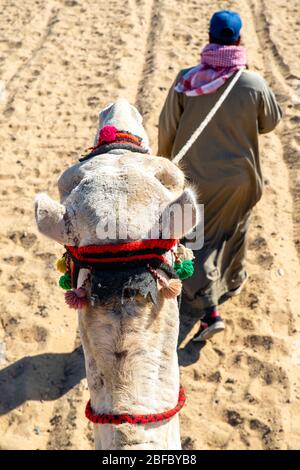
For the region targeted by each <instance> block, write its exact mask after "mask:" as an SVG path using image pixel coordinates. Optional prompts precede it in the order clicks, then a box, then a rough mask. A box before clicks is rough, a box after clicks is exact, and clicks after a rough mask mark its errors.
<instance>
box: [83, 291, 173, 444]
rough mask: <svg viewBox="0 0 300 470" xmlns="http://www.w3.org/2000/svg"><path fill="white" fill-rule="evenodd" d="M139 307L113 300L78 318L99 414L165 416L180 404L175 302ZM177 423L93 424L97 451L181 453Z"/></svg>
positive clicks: (93, 399)
mask: <svg viewBox="0 0 300 470" xmlns="http://www.w3.org/2000/svg"><path fill="white" fill-rule="evenodd" d="M139 302H140V303H141V305H139ZM139 302H138V301H136V302H132V301H131V302H128V304H127V305H123V306H120V305H119V302H118V301H117V300H116V301H115V303H114V301H113V300H112V302H111V305H110V306H108V305H106V306H105V307H104V306H103V307H97V308H91V309H90V311H88V312H85V313H84V314H82V315H81V314H79V326H80V332H81V337H82V343H83V347H84V351H85V358H86V370H87V380H88V385H89V389H90V396H91V405H92V408H93V410H94V412H95V413H110V414H122V413H130V414H147V413H161V412H163V411H166V410H169V409H171V408H173V407H174V406H175V405H176V403H177V401H178V391H179V367H178V358H177V338H178V307H177V302H176V301H174V300H168V301H166V300H165V301H163V300H161V301H160V304H159V305H158V306H154V305H153V304H152V303H150V302H148V303H146V304H145V302H142V301H141V300H140V301H139ZM178 423H179V421H178V416H177V415H176V416H174V417H173V418H171V419H170V420H167V421H164V422H161V423H151V424H150V423H149V424H145V425H131V424H127V423H126V424H121V425H111V424H105V425H102V424H95V425H94V431H95V441H96V446H97V448H98V449H127V448H131V449H140V448H145V449H150V448H153V449H159V448H161V449H162V448H165V449H170V448H174V449H175V448H177V449H178V448H180V439H179V424H178ZM151 443H152V444H151ZM143 446H145V447H143Z"/></svg>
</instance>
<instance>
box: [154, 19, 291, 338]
mask: <svg viewBox="0 0 300 470" xmlns="http://www.w3.org/2000/svg"><path fill="white" fill-rule="evenodd" d="M241 27H242V21H241V18H240V16H239V14H238V13H235V12H232V11H228V10H223V11H219V12H217V13H215V14H214V15H213V16H212V18H211V21H210V29H209V44H208V45H207V46H206V47H204V49H203V50H202V53H201V63H200V64H199V65H197V66H196V67H192V68H188V69H184V70H182V71H181V72H180V73H179V74H178V76H177V78H176V80H175V82H174V84H173V85H172V87H171V89H170V91H169V94H168V97H167V99H166V102H165V104H164V107H163V109H162V112H161V115H160V119H159V146H158V154H159V155H163V156H165V157H167V158H171V159H172V158H173V157H174V156H175V155H176V154H177V153H178V152H179V150H181V148H182V147H183V145H184V144H185V143H186V142H187V141H188V140H189V138H190V137H191V135H192V133H193V132H194V131H195V129H196V128H197V127H198V126H199V124H200V123H201V122H202V121H203V120H204V119H205V117H206V116H207V114H208V113H209V111H210V110H211V109H212V107H213V106H214V104H215V103H216V102H217V101H218V99H219V98H220V96H221V95H222V94H223V93H224V91H225V90H226V88H227V86H228V85H229V84H230V82H231V79H232V77H233V76H234V75H235V73H236V72H237V71H238V70H240V69H241V68H244V69H245V70H244V71H243V72H242V74H241V76H240V77H239V78H238V81H237V83H236V84H235V85H234V87H233V89H232V90H231V91H230V93H229V95H228V97H227V98H226V100H225V101H224V103H223V104H222V106H221V108H220V109H219V110H218V111H217V113H216V114H215V116H214V117H213V119H212V121H211V122H210V123H209V124H208V126H207V127H206V128H205V130H204V132H203V133H202V134H201V136H200V137H199V138H198V139H197V141H196V142H195V143H194V144H193V146H192V147H191V148H190V150H189V151H188V152H187V154H186V155H185V157H184V158H183V159H182V161H181V166H182V168H183V170H184V172H185V174H186V177H187V179H188V180H189V181H190V182H192V183H193V185H194V188H195V189H196V190H198V195H199V202H201V203H203V204H204V246H203V248H202V249H201V250H196V251H195V252H194V255H195V273H194V275H193V276H192V277H191V278H190V279H188V280H186V281H185V282H184V292H185V294H186V298H187V299H188V301H189V302H190V304H191V307H192V308H193V310H195V309H196V310H197V313H198V312H199V318H201V319H202V321H201V326H200V329H199V331H198V333H197V334H196V335H195V337H194V340H195V341H205V340H207V339H209V338H210V337H212V336H213V335H214V334H216V333H218V332H220V331H222V330H224V328H225V325H224V321H223V319H222V318H221V316H220V313H219V312H218V305H219V304H220V303H222V302H223V301H224V300H226V299H228V298H229V297H231V296H233V295H237V294H239V292H240V291H241V289H242V287H243V285H244V283H245V282H246V280H247V272H246V267H245V253H246V240H247V232H248V227H249V217H250V214H251V210H252V209H253V207H254V206H255V204H256V203H257V202H258V201H259V199H260V198H261V195H262V186H263V180H262V173H261V166H260V160H259V149H258V134H263V133H267V132H271V131H272V130H273V129H274V128H275V127H276V125H277V124H278V122H279V121H280V119H281V116H282V113H281V110H280V107H279V106H278V104H277V102H276V99H275V96H274V94H273V93H272V91H271V90H270V89H269V88H268V86H267V84H266V82H265V81H264V80H263V78H262V77H260V75H258V74H257V73H255V72H251V71H249V70H247V69H246V68H247V59H246V50H245V48H244V47H242V46H241V45H240V30H241Z"/></svg>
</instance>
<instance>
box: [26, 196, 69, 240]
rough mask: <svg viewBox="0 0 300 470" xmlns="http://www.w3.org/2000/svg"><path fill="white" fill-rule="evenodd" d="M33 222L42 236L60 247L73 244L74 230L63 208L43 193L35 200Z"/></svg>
mask: <svg viewBox="0 0 300 470" xmlns="http://www.w3.org/2000/svg"><path fill="white" fill-rule="evenodd" d="M35 220H36V223H37V226H38V229H39V231H40V232H41V233H42V234H43V235H46V236H47V237H49V238H52V239H53V240H55V241H56V242H58V243H61V244H62V245H73V244H74V230H73V226H72V223H71V221H70V219H69V217H68V215H67V211H66V208H65V206H63V205H62V204H59V203H58V202H56V201H54V200H53V199H51V198H50V197H49V196H48V195H47V194H45V193H40V194H38V195H37V196H36V198H35Z"/></svg>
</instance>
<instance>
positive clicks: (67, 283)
mask: <svg viewBox="0 0 300 470" xmlns="http://www.w3.org/2000/svg"><path fill="white" fill-rule="evenodd" d="M58 283H59V287H61V288H62V289H65V290H70V289H72V283H71V276H70V273H68V272H67V273H65V274H64V275H63V276H61V277H60V278H59V281H58Z"/></svg>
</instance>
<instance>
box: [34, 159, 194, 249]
mask: <svg viewBox="0 0 300 470" xmlns="http://www.w3.org/2000/svg"><path fill="white" fill-rule="evenodd" d="M107 160H108V161H107ZM97 161H98V164H99V166H98V167H97V168H93V169H92V170H91V171H87V172H86V174H85V176H84V177H83V178H82V179H81V181H80V182H79V184H78V185H77V186H75V187H74V189H73V190H72V191H71V193H70V194H69V195H68V196H67V197H66V198H65V200H64V201H63V203H62V204H61V203H59V202H56V201H54V200H53V199H51V198H50V197H49V196H47V195H46V194H43V193H41V194H39V195H38V196H37V197H36V202H35V215H36V222H37V226H38V229H39V230H40V232H41V233H43V234H44V235H46V236H48V237H50V238H52V239H53V240H55V241H57V242H58V243H60V244H62V245H73V246H84V245H98V244H108V243H118V241H121V240H122V241H132V240H143V239H149V238H176V239H180V238H182V237H183V236H184V235H185V234H186V233H187V232H190V231H191V230H192V229H193V227H194V226H195V224H196V222H197V209H196V202H195V197H194V195H193V192H192V190H191V189H189V188H185V187H184V178H183V175H182V174H181V171H180V170H179V169H178V168H177V167H176V166H175V165H173V164H172V163H171V162H169V161H168V160H165V159H163V158H160V157H150V156H143V157H140V156H136V155H134V154H132V155H130V156H126V157H120V156H105V157H98V158H97ZM93 163H95V162H93ZM86 165H87V164H86ZM176 216H177V220H176Z"/></svg>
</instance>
